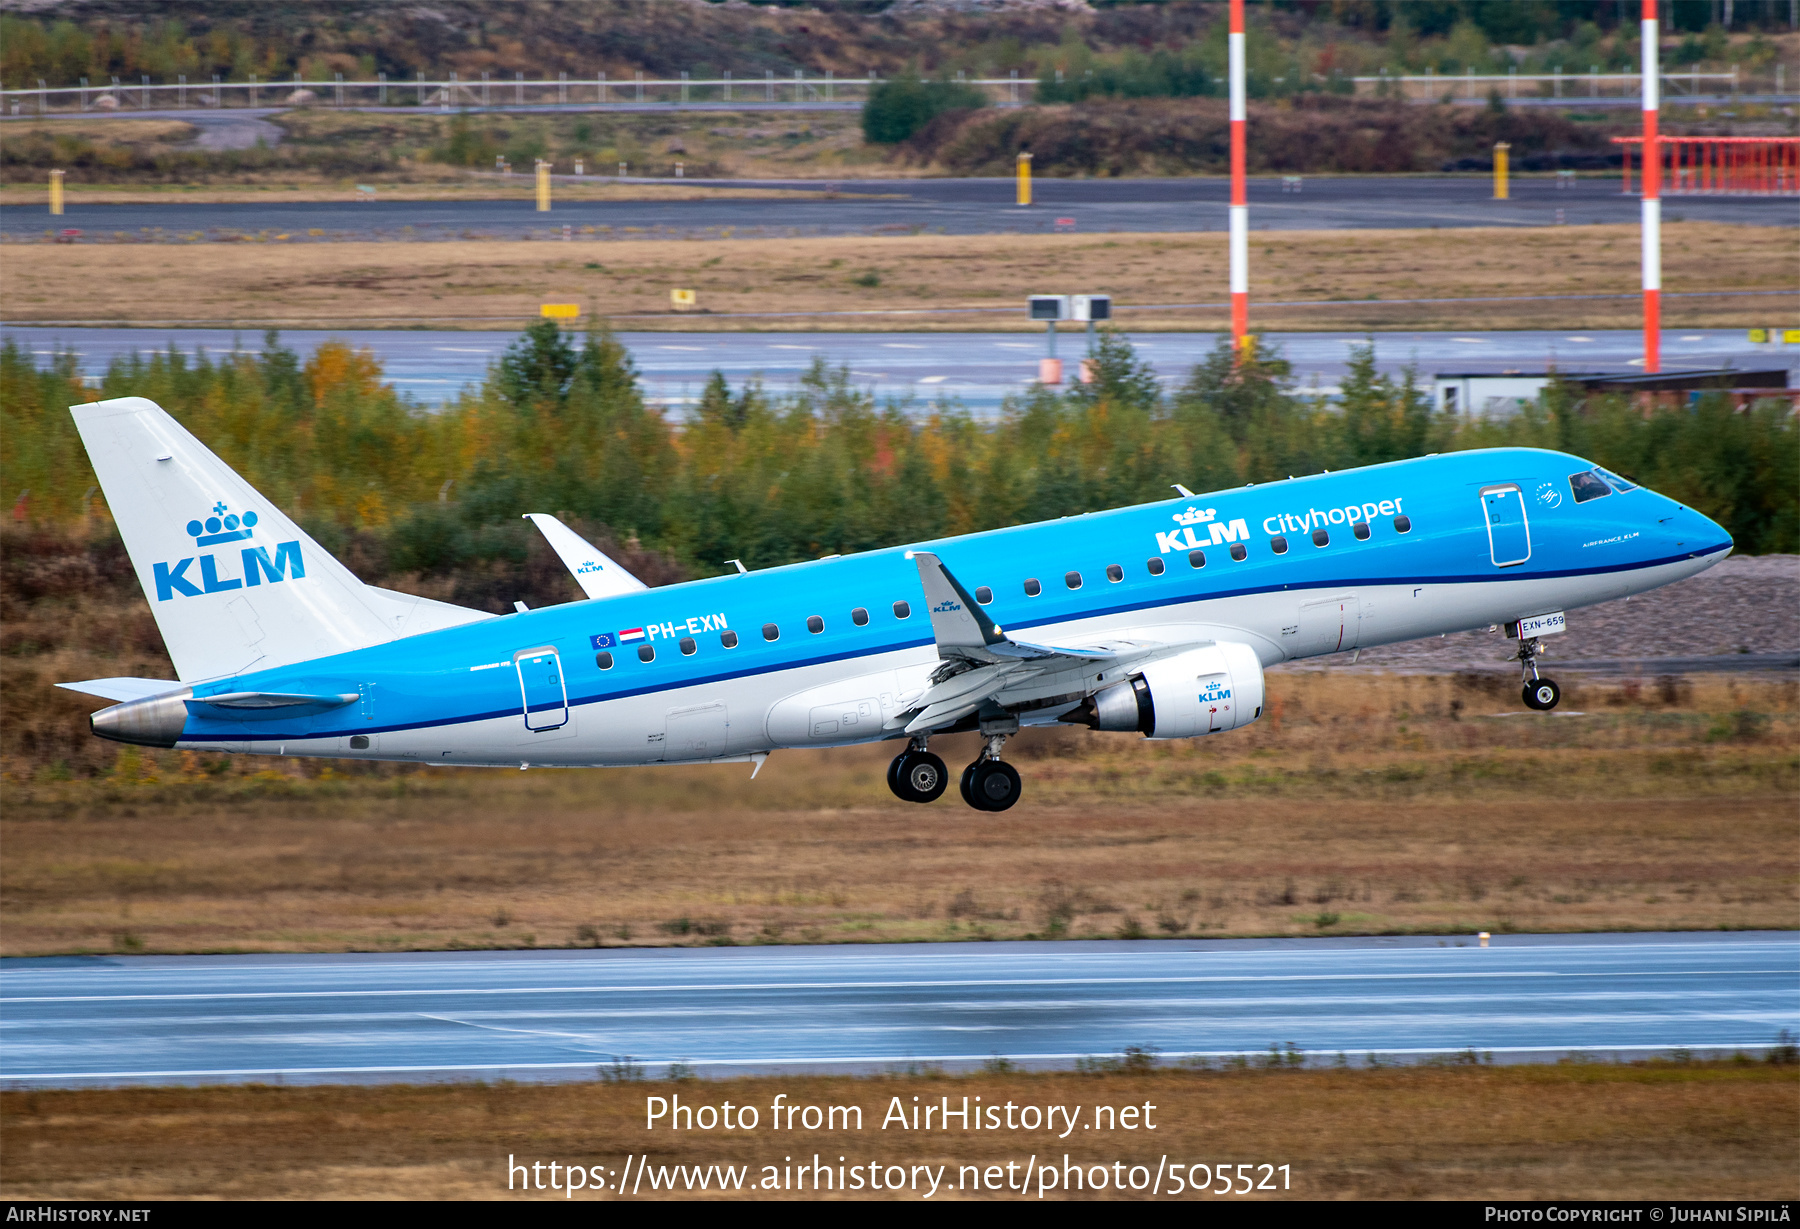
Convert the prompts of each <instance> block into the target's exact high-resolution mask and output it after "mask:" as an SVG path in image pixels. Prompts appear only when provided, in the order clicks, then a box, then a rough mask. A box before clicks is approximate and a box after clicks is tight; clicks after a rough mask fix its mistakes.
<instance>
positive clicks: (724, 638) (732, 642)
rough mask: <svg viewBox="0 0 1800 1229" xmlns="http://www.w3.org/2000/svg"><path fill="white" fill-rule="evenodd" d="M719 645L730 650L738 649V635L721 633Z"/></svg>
mask: <svg viewBox="0 0 1800 1229" xmlns="http://www.w3.org/2000/svg"><path fill="white" fill-rule="evenodd" d="M719 643H720V644H722V645H724V646H725V647H726V648H728V649H735V648H737V633H736V632H721V633H719Z"/></svg>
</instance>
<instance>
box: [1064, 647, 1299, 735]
mask: <svg viewBox="0 0 1800 1229" xmlns="http://www.w3.org/2000/svg"><path fill="white" fill-rule="evenodd" d="M1262 711H1263V671H1262V662H1261V660H1260V659H1258V657H1257V656H1256V650H1254V649H1252V648H1251V647H1250V646H1249V645H1247V644H1232V643H1229V642H1228V643H1223V644H1212V645H1207V646H1206V647H1205V648H1202V649H1189V650H1188V651H1187V652H1185V653H1177V654H1176V655H1175V656H1173V657H1165V658H1163V659H1162V660H1161V661H1156V662H1152V663H1151V664H1150V665H1148V666H1145V667H1144V669H1143V671H1142V672H1141V673H1139V674H1135V675H1133V676H1132V677H1131V678H1130V679H1128V680H1126V681H1125V682H1123V683H1120V684H1118V685H1117V686H1114V687H1109V688H1107V689H1106V690H1105V691H1102V692H1098V693H1096V694H1095V695H1094V696H1092V697H1091V698H1090V699H1089V700H1088V701H1087V702H1086V703H1085V704H1083V705H1082V706H1081V708H1079V709H1077V710H1076V711H1075V712H1074V713H1072V714H1070V715H1069V716H1068V717H1065V718H1063V720H1065V721H1074V722H1079V723H1080V724H1082V725H1087V726H1091V727H1093V728H1094V729H1096V730H1137V731H1139V732H1140V733H1142V734H1144V735H1145V736H1146V737H1149V738H1195V737H1198V736H1199V735H1202V734H1217V733H1219V732H1220V731H1222V730H1235V729H1237V728H1238V727H1239V726H1243V725H1249V724H1250V723H1251V722H1252V721H1255V720H1256V719H1257V718H1258V717H1260V716H1262Z"/></svg>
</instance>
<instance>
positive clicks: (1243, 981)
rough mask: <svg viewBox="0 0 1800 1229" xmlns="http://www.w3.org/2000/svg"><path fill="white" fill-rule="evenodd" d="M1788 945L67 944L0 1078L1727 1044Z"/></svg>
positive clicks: (1781, 1020) (26, 996) (436, 1072)
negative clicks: (94, 947) (530, 947)
mask: <svg viewBox="0 0 1800 1229" xmlns="http://www.w3.org/2000/svg"><path fill="white" fill-rule="evenodd" d="M1796 1029H1800V935H1796V934H1795V933H1792V932H1744V933H1719V932H1707V933H1693V934H1638V935H1530V936H1524V935H1503V936H1498V937H1496V938H1495V940H1494V941H1493V946H1491V947H1481V946H1478V945H1477V942H1476V939H1475V937H1474V936H1472V935H1471V936H1462V937H1457V938H1444V939H1438V938H1422V937H1408V938H1377V939H1294V940H1238V941H1232V940H1215V941H1165V942H1068V943H962V944H920V945H908V946H868V947H853V946H832V947H773V948H771V947H747V948H746V947H740V948H700V949H673V950H672V949H662V950H654V949H637V950H628V949H619V950H598V951H596V950H584V951H549V952H535V951H534V952H516V951H515V952H443V953H406V954H383V955H327V956H190V957H118V958H110V957H93V958H85V957H83V958H74V957H70V958H51V959H35V960H31V959H24V960H19V959H15V960H7V961H4V962H0V1085H4V1086H8V1087H15V1088H17V1087H57V1086H77V1085H84V1084H131V1083H162V1084H174V1083H218V1082H234V1081H272V1080H280V1081H285V1082H302V1083H307V1082H310V1083H324V1082H331V1083H336V1082H346V1081H417V1080H428V1079H497V1078H512V1079H537V1080H555V1079H591V1078H594V1076H595V1074H596V1071H597V1069H598V1068H601V1067H610V1066H612V1065H613V1064H615V1063H619V1062H629V1063H630V1064H632V1065H634V1066H639V1067H642V1068H643V1069H644V1071H645V1072H646V1074H648V1075H650V1076H652V1077H655V1076H660V1075H661V1074H663V1071H664V1069H665V1068H666V1066H667V1065H668V1064H671V1063H685V1064H688V1065H689V1066H691V1067H692V1068H694V1069H695V1070H696V1071H697V1072H699V1073H700V1074H730V1073H743V1072H758V1071H760V1072H777V1071H881V1070H896V1069H899V1070H904V1069H906V1068H909V1067H918V1066H922V1065H939V1066H942V1067H944V1068H946V1069H959V1068H967V1067H971V1066H978V1065H979V1064H981V1063H982V1062H984V1061H987V1060H989V1059H991V1058H992V1057H994V1056H1004V1057H1006V1058H1009V1059H1011V1060H1012V1061H1014V1062H1017V1063H1020V1064H1021V1065H1025V1066H1035V1067H1067V1066H1070V1065H1072V1064H1073V1063H1074V1061H1075V1060H1076V1059H1078V1058H1080V1057H1082V1056H1103V1055H1108V1054H1118V1053H1121V1052H1122V1051H1123V1050H1124V1049H1125V1048H1127V1047H1132V1046H1137V1047H1144V1048H1146V1049H1154V1050H1155V1051H1157V1052H1158V1053H1159V1054H1160V1056H1161V1057H1162V1059H1163V1060H1164V1061H1179V1060H1181V1059H1183V1058H1195V1057H1202V1056H1204V1057H1209V1058H1219V1057H1223V1056H1227V1055H1233V1054H1255V1053H1266V1052H1267V1051H1268V1048H1269V1047H1270V1046H1271V1045H1276V1046H1280V1047H1282V1048H1283V1049H1286V1048H1287V1047H1289V1046H1291V1047H1293V1048H1295V1049H1297V1050H1299V1051H1302V1052H1304V1053H1305V1054H1306V1055H1308V1056H1309V1060H1310V1061H1312V1062H1331V1061H1335V1060H1336V1056H1337V1055H1338V1054H1343V1055H1345V1056H1346V1058H1347V1059H1349V1060H1352V1061H1364V1060H1365V1059H1366V1057H1367V1056H1369V1055H1379V1056H1384V1057H1386V1058H1388V1059H1390V1060H1416V1059H1417V1058H1419V1057H1421V1056H1426V1055H1434V1054H1459V1053H1464V1052H1467V1051H1470V1050H1473V1051H1474V1052H1476V1054H1477V1055H1479V1056H1486V1055H1492V1058H1493V1061H1500V1062H1504V1061H1518V1060H1524V1059H1543V1058H1551V1057H1557V1056H1562V1055H1566V1054H1569V1053H1571V1052H1580V1053H1584V1054H1589V1055H1593V1056H1595V1057H1607V1058H1641V1057H1645V1056H1648V1055H1653V1054H1658V1053H1667V1052H1669V1051H1673V1050H1689V1051H1693V1052H1695V1053H1697V1054H1713V1053H1729V1052H1733V1051H1737V1050H1744V1051H1747V1052H1754V1051H1758V1050H1761V1049H1764V1048H1766V1047H1768V1046H1769V1045H1772V1044H1776V1043H1777V1042H1778V1039H1779V1038H1780V1036H1781V1034H1782V1032H1783V1030H1796Z"/></svg>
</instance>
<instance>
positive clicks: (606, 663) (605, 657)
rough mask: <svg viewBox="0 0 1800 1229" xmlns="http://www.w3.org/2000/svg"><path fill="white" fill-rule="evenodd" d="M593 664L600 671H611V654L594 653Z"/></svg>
mask: <svg viewBox="0 0 1800 1229" xmlns="http://www.w3.org/2000/svg"><path fill="white" fill-rule="evenodd" d="M594 664H595V665H596V666H599V667H600V668H601V669H602V670H611V669H612V654H611V653H596V654H594Z"/></svg>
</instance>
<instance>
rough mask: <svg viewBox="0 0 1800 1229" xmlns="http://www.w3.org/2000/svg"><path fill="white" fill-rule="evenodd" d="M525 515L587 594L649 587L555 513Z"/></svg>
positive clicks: (602, 594) (615, 594) (605, 594)
mask: <svg viewBox="0 0 1800 1229" xmlns="http://www.w3.org/2000/svg"><path fill="white" fill-rule="evenodd" d="M525 519H526V520H528V521H530V522H531V523H532V524H533V525H536V526H537V527H538V532H540V533H542V534H543V535H544V540H545V541H547V542H549V543H550V549H551V550H554V551H555V552H556V553H557V555H558V556H559V557H560V558H561V559H562V561H563V566H564V567H566V568H568V569H569V574H570V575H572V576H574V577H575V583H576V584H578V585H580V586H581V591H582V592H583V593H585V594H587V595H588V596H589V597H590V598H595V597H619V596H620V595H622V594H626V593H636V592H637V591H638V590H640V589H646V588H649V586H648V585H646V584H645V583H644V582H643V581H641V580H639V579H638V578H637V577H635V576H633V575H632V574H631V573H630V572H627V571H626V570H625V569H624V568H622V567H620V566H619V565H618V564H616V563H614V562H613V561H612V560H611V559H609V558H607V557H606V555H604V554H602V553H601V552H600V551H599V550H598V549H596V548H595V547H594V546H593V545H592V544H591V543H589V542H588V541H587V539H585V538H583V537H582V536H581V535H580V534H578V533H576V532H575V531H574V530H573V529H570V528H569V527H568V526H567V525H565V524H563V523H562V522H561V521H559V520H557V519H556V518H555V517H554V516H551V515H550V514H548V513H546V512H527V513H526V514H525Z"/></svg>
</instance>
